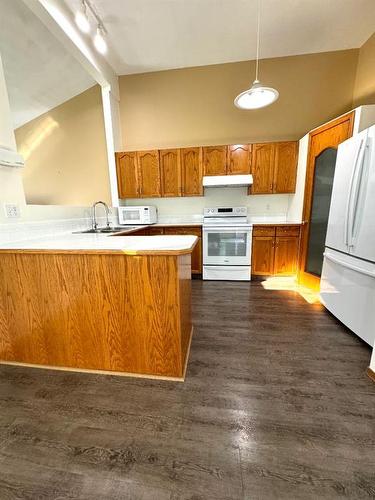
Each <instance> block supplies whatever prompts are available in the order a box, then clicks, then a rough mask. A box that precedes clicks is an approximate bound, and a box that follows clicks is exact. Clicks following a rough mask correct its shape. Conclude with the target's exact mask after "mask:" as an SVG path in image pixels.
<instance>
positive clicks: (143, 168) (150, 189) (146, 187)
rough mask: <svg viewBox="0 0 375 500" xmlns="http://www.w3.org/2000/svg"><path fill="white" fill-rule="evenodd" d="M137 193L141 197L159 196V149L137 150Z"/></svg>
mask: <svg viewBox="0 0 375 500" xmlns="http://www.w3.org/2000/svg"><path fill="white" fill-rule="evenodd" d="M137 164H138V178H139V186H140V189H139V194H140V197H141V198H155V197H159V196H160V168H159V151H158V150H153V151H137Z"/></svg>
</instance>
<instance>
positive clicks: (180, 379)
mask: <svg viewBox="0 0 375 500" xmlns="http://www.w3.org/2000/svg"><path fill="white" fill-rule="evenodd" d="M187 358H188V356H187ZM0 365H10V366H23V367H26V368H39V369H41V370H59V371H63V372H78V373H93V374H96V375H112V376H116V377H131V378H146V379H151V380H169V381H170V382H184V380H185V375H184V376H183V377H167V376H164V375H145V374H142V373H129V372H116V371H109V370H90V369H87V368H70V367H66V366H51V365H36V364H33V363H20V362H18V361H0ZM186 366H187V362H186V363H185V371H186Z"/></svg>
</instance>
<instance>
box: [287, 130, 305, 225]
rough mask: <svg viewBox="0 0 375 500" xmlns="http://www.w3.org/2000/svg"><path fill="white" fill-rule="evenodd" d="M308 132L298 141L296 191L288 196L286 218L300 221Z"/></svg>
mask: <svg viewBox="0 0 375 500" xmlns="http://www.w3.org/2000/svg"><path fill="white" fill-rule="evenodd" d="M308 148H309V134H306V135H305V136H304V137H302V139H301V140H300V141H299V149H298V165H297V182H296V193H295V194H294V195H292V196H291V197H290V204H289V209H288V220H290V221H295V222H302V214H303V200H304V197H305V179H306V167H307V153H308Z"/></svg>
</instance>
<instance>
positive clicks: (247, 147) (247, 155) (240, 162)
mask: <svg viewBox="0 0 375 500" xmlns="http://www.w3.org/2000/svg"><path fill="white" fill-rule="evenodd" d="M250 169H251V144H235V145H232V146H228V149H227V173H228V174H231V175H241V174H250Z"/></svg>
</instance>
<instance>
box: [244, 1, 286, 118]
mask: <svg viewBox="0 0 375 500" xmlns="http://www.w3.org/2000/svg"><path fill="white" fill-rule="evenodd" d="M260 2H261V0H258V23H257V55H256V65H255V80H254V82H253V85H252V86H251V88H249V89H248V90H245V91H244V92H241V94H239V95H238V96H237V97H236V98H235V100H234V104H235V106H237V108H240V109H259V108H264V107H266V106H269V105H270V104H272V103H273V102H275V101H276V100H277V99H278V97H279V93H278V91H277V90H276V89H273V88H272V87H265V86H264V85H262V84H261V83H260V81H259V46H260Z"/></svg>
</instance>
